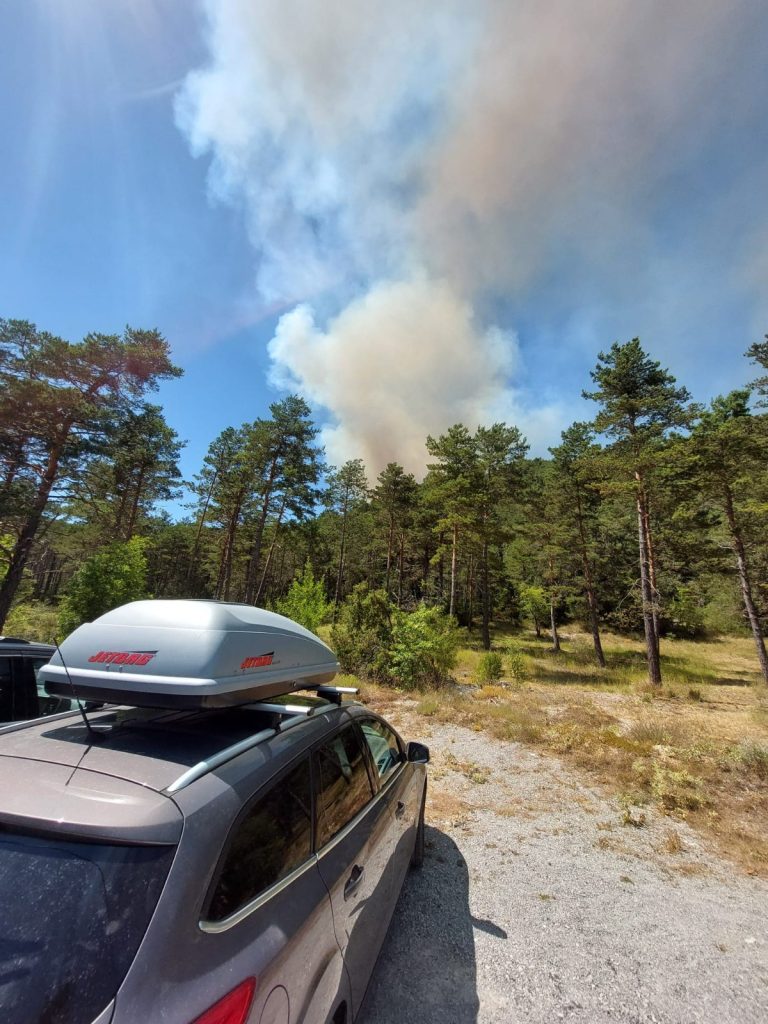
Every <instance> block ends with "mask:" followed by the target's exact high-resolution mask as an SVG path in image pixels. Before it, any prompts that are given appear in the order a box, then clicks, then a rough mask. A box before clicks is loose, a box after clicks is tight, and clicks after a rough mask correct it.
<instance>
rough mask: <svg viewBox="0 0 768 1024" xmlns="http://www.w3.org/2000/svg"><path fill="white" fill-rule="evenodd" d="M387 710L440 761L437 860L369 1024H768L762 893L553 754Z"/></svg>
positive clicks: (673, 825)
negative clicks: (638, 816) (633, 818)
mask: <svg viewBox="0 0 768 1024" xmlns="http://www.w3.org/2000/svg"><path fill="white" fill-rule="evenodd" d="M387 714H388V716H389V717H390V718H391V719H392V721H393V722H394V723H395V724H396V725H398V726H399V727H400V728H401V729H402V731H403V733H404V735H406V736H408V737H411V738H419V739H423V740H424V741H425V742H427V743H429V744H430V749H431V751H432V765H431V771H430V799H429V804H428V813H427V824H428V828H427V858H426V861H425V864H424V867H423V869H422V870H421V871H418V872H413V871H412V872H411V873H410V875H409V877H408V879H407V881H406V884H405V887H404V889H403V893H402V896H401V898H400V902H399V904H398V906H397V909H396V911H395V916H394V919H393V922H392V925H391V927H390V931H389V935H388V938H387V941H386V943H385V946H384V948H383V950H382V953H381V956H380V958H379V963H378V965H377V968H376V971H375V973H374V976H373V978H372V981H371V985H370V988H369V991H368V995H367V998H366V1002H365V1005H364V1007H363V1011H362V1015H361V1018H360V1019H361V1021H362V1024H408V1022H411V1021H418V1022H419V1024H438V1022H439V1024H474V1022H478V1024H491V1022H493V1024H496V1022H499V1024H500V1022H504V1024H515V1022H520V1024H551V1022H553V1021H561V1020H562V1021H571V1022H574V1024H575V1022H580V1024H581V1022H583V1024H603V1022H605V1024H608V1022H610V1024H617V1022H622V1024H623V1022H626V1024H630V1022H632V1024H699V1022H707V1024H730V1022H733V1024H765V1021H767V1020H768V923H767V922H768V884H767V883H766V882H764V881H761V880H758V879H752V878H746V877H743V876H739V875H738V874H737V873H736V871H735V869H733V868H732V867H731V866H730V865H728V864H725V863H724V862H723V861H722V860H720V859H718V858H717V857H716V856H715V855H714V854H713V853H712V852H711V851H709V850H708V849H706V848H705V846H704V845H703V843H702V841H701V840H700V839H699V838H698V837H697V836H696V835H695V834H694V833H692V832H691V830H690V829H688V828H687V827H686V826H685V825H684V823H680V822H677V821H673V820H671V819H669V818H665V817H663V816H656V815H654V814H652V813H650V814H649V813H648V812H647V811H646V813H647V814H648V820H647V823H646V824H645V825H644V826H642V827H632V826H631V825H626V824H623V823H622V816H621V812H620V808H619V807H618V806H617V805H616V803H615V802H612V801H610V800H608V799H606V798H605V797H604V796H602V795H600V794H598V793H597V792H595V791H593V790H591V789H590V788H589V787H588V786H586V785H585V784H584V783H583V782H582V781H580V780H579V779H578V778H577V777H575V776H574V775H573V774H572V773H571V772H570V771H569V770H568V769H567V768H565V767H564V766H563V765H562V764H560V763H559V762H558V761H557V760H556V759H554V758H552V757H550V756H548V755H542V754H540V753H538V752H535V751H533V750H531V749H529V748H525V747H522V746H520V745H518V744H514V743H498V742H496V741H493V740H491V739H489V738H488V737H486V736H484V735H483V734H481V733H474V732H471V731H469V730H467V729H461V728H457V727H451V726H445V725H433V724H431V723H429V722H428V721H425V719H423V718H419V719H414V718H413V717H412V716H410V715H409V714H408V712H407V710H403V709H401V710H400V711H397V710H394V711H393V710H392V709H387Z"/></svg>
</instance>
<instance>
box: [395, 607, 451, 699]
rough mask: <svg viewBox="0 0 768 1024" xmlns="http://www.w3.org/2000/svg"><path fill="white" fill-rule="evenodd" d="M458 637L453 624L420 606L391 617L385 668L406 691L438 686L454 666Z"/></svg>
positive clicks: (442, 613) (436, 609) (434, 609)
mask: <svg viewBox="0 0 768 1024" xmlns="http://www.w3.org/2000/svg"><path fill="white" fill-rule="evenodd" d="M459 643H460V633H459V629H458V627H457V626H456V622H455V620H454V619H452V618H451V617H450V616H449V615H446V614H445V612H443V611H441V610H440V609H439V608H427V607H425V606H424V605H422V606H421V607H420V608H417V609H416V611H415V612H411V613H410V614H405V613H404V612H398V613H397V614H396V615H395V619H394V625H393V629H392V641H391V648H390V651H389V658H388V667H389V671H390V674H391V675H392V676H393V677H394V679H395V680H396V681H397V682H398V683H400V684H401V685H402V686H404V687H406V688H407V689H416V688H420V687H426V686H439V685H441V684H443V683H445V682H446V680H447V678H448V673H449V672H450V670H451V669H452V668H453V667H454V665H455V664H456V656H457V654H458V652H459Z"/></svg>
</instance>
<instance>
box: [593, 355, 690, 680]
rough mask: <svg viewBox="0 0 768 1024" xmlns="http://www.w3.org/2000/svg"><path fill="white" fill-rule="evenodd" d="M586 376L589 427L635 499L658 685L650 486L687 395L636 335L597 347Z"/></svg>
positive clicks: (685, 419)
mask: <svg viewBox="0 0 768 1024" xmlns="http://www.w3.org/2000/svg"><path fill="white" fill-rule="evenodd" d="M591 377H592V380H593V381H594V383H595V384H596V385H597V388H596V390H594V391H584V392H583V395H584V397H585V398H590V399H592V400H593V401H595V402H598V403H599V404H600V406H601V409H600V412H599V413H598V414H597V416H596V417H595V421H594V428H595V430H596V431H597V433H598V434H604V435H605V436H606V437H608V438H609V439H611V440H612V444H611V446H610V449H609V454H610V463H611V468H612V472H613V474H614V477H615V478H616V479H617V482H618V483H619V484H622V483H623V484H629V491H630V493H631V494H632V497H633V500H634V505H635V510H636V514H637V532H638V550H639V561H640V587H641V594H642V609H643V628H644V632H645V644H646V652H647V657H648V676H649V680H650V682H651V683H652V685H654V686H660V685H661V661H660V657H659V606H658V585H657V577H658V565H657V559H656V553H655V550H654V544H653V534H652V529H651V489H650V488H651V484H652V477H653V470H654V466H655V463H656V459H657V457H658V454H659V451H660V449H661V447H662V442H663V440H664V438H665V436H666V435H667V434H668V432H669V431H670V430H671V429H672V428H674V427H685V426H688V425H689V424H690V423H691V420H692V414H693V411H692V410H691V408H690V395H689V394H688V391H687V390H686V389H685V388H681V387H677V386H676V382H675V378H674V377H673V376H672V375H671V374H670V373H669V372H668V371H667V370H663V369H662V368H661V365H660V363H658V362H656V361H655V360H653V359H651V358H650V357H649V356H648V355H647V354H646V353H645V352H644V351H643V349H642V348H641V346H640V340H639V339H638V338H633V339H632V341H629V342H626V343H625V344H623V345H620V344H619V343H618V342H614V344H613V345H612V346H611V349H610V351H609V352H607V353H604V352H600V353H599V354H598V365H597V367H596V368H595V369H594V370H593V371H592V372H591Z"/></svg>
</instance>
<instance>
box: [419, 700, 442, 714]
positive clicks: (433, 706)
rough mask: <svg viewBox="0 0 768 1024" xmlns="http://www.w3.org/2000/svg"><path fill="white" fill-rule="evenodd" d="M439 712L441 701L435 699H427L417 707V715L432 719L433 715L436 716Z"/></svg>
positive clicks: (421, 701)
mask: <svg viewBox="0 0 768 1024" xmlns="http://www.w3.org/2000/svg"><path fill="white" fill-rule="evenodd" d="M439 710H440V701H439V700H436V699H435V698H434V697H425V698H424V699H423V700H420V701H419V703H418V704H417V705H416V714H417V715H425V716H426V717H427V718H431V717H432V716H433V715H436V714H437V712H438V711H439Z"/></svg>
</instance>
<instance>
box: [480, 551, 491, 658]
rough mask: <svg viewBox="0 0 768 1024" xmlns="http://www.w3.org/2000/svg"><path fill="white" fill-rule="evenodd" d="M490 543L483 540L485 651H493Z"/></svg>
mask: <svg viewBox="0 0 768 1024" xmlns="http://www.w3.org/2000/svg"><path fill="white" fill-rule="evenodd" d="M488 575H489V574H488V541H487V540H483V623H482V627H481V637H482V641H483V650H486V651H490V649H491V588H490V583H489V579H488Z"/></svg>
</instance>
